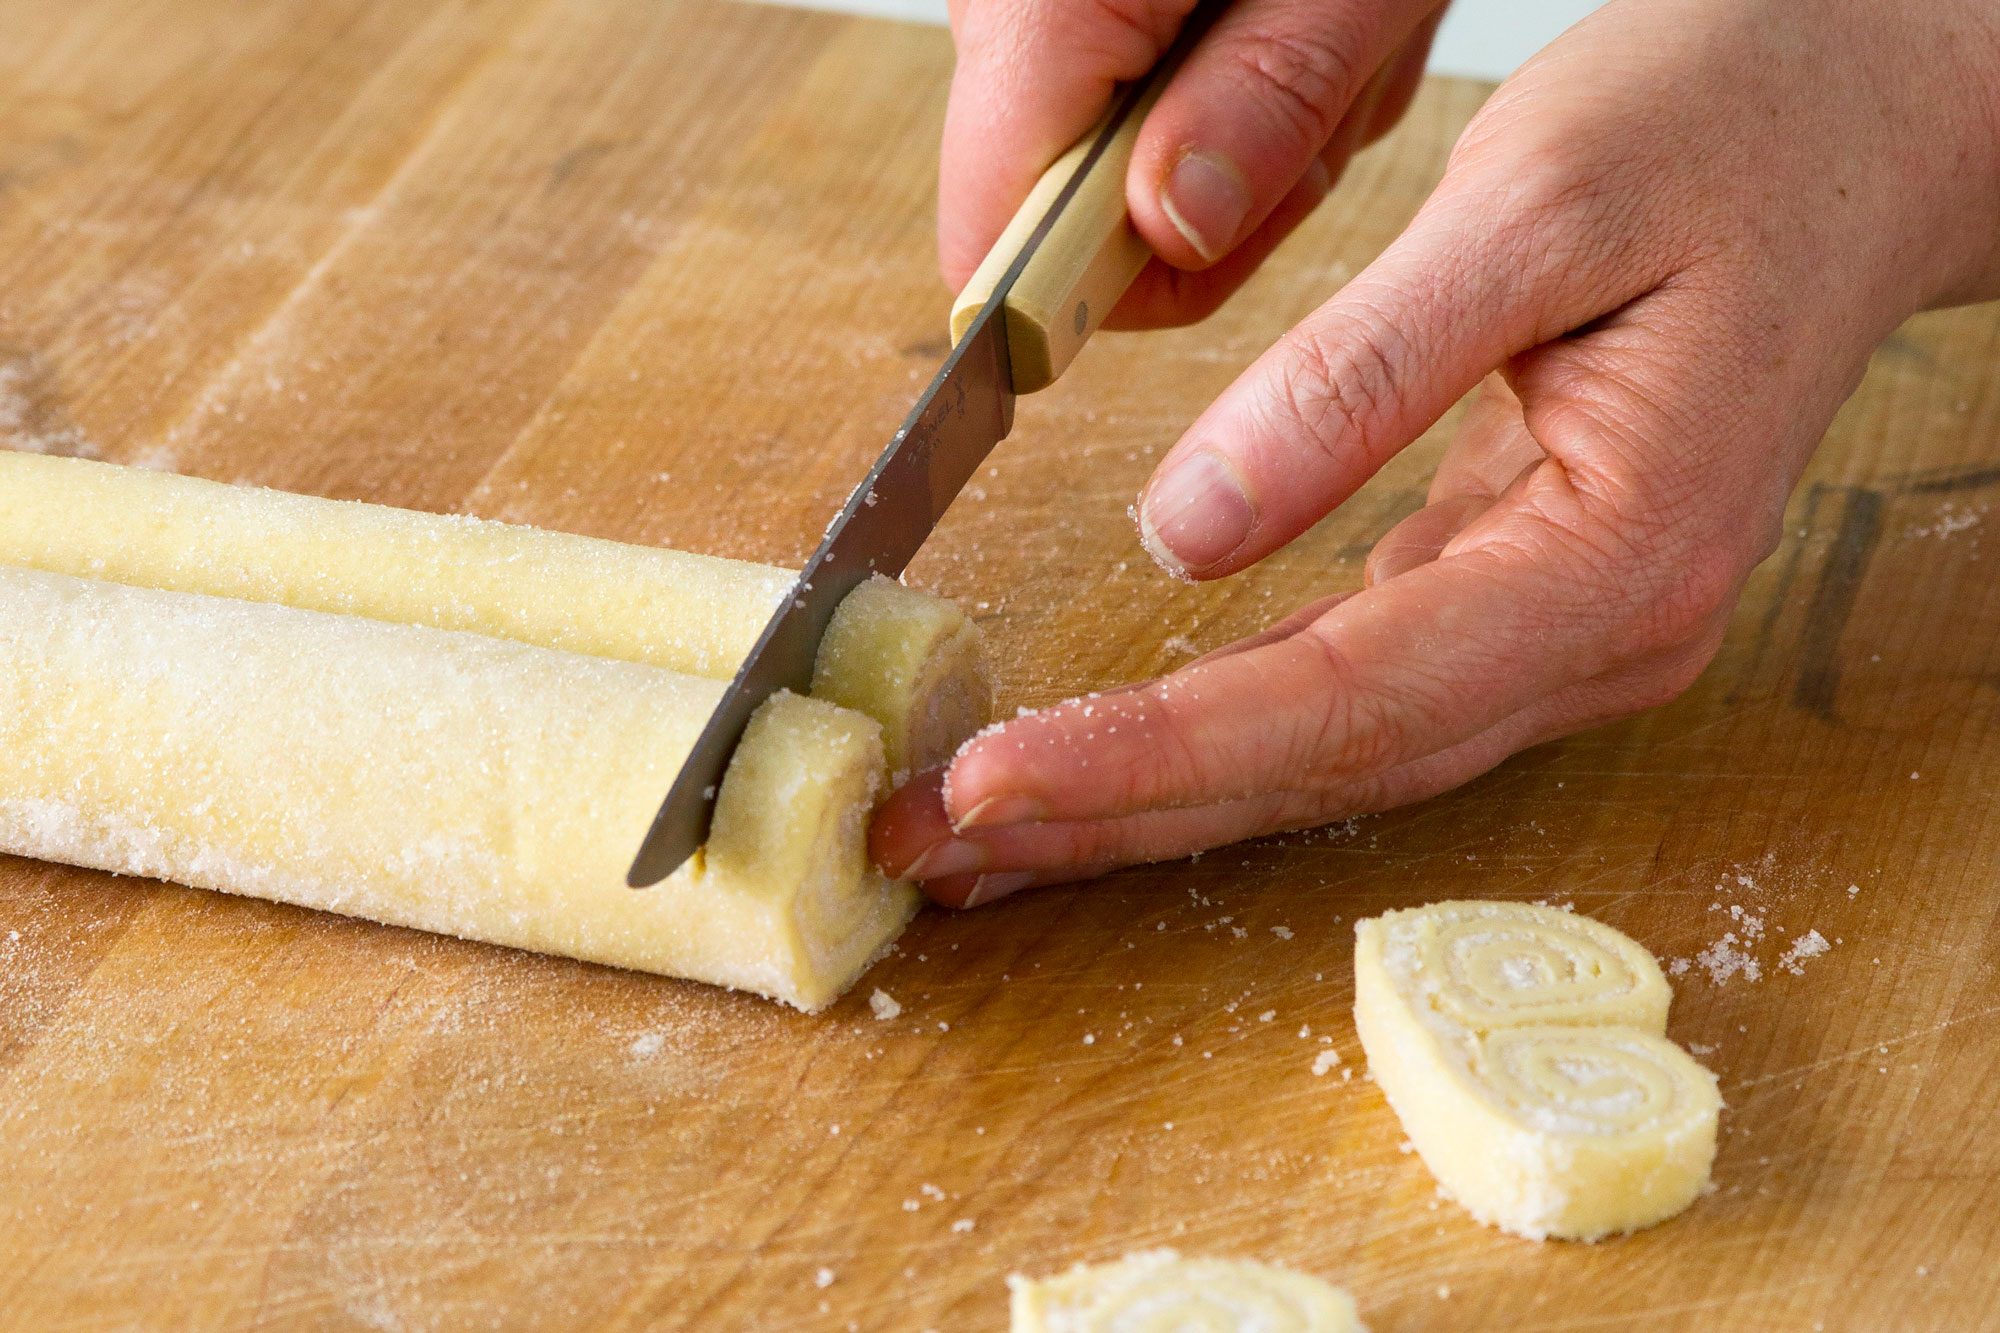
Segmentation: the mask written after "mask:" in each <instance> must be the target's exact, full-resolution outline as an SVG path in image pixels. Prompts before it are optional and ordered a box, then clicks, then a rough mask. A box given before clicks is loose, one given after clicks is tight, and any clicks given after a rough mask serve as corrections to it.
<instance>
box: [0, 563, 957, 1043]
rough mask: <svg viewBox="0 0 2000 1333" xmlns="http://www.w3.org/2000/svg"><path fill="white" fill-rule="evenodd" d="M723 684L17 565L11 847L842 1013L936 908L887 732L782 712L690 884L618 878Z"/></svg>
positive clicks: (784, 702)
mask: <svg viewBox="0 0 2000 1333" xmlns="http://www.w3.org/2000/svg"><path fill="white" fill-rule="evenodd" d="M721 689H722V685H721V684H720V683H719V682H715V681H710V680H706V679H703V678H700V677H696V676H688V675H682V674H678V673H675V672H670V671H663V670H661V669H659V668H658V667H652V666H645V665H642V664H638V663H633V662H624V661H615V660H610V659H606V658H596V657H587V656H583V655H581V654H577V653H569V652H559V651H555V650H552V649H547V648H539V647H534V646H530V645H527V644H522V643H517V642H513V641H510V640H506V639H499V638H492V637H488V636H484V635H477V634H467V633H459V632H453V631H447V630H439V629H432V628H430V627H428V626H417V625H404V624H395V623H391V622H386V621H379V620H370V619H364V618H361V617H355V616H343V615H332V614H328V613H325V612H320V611H310V610H300V609H296V608H293V607H288V606H280V605H276V604H270V603H261V602H249V601H239V600H235V599H231V598H221V597H208V596H203V595H199V594H190V593H182V592H173V591H165V590H161V589H156V588H138V587H127V586H124V585H121V584H117V583H109V582H104V581H100V580H95V579H77V578H71V577H68V576H66V575H60V574H48V573H43V572H40V571H31V570H24V569H18V568H11V567H5V566H0V850H5V851H8V852H13V853H18V854H21V855H26V856H34V857H41V858H44V859H48V860H56V861H65V862H69V863H72V864H76V865H85V866H94V867H97V868H100V869H105V870H113V871H118V872H120V873H124V874H134V875H146V876H153V877H157V878H161V879H173V880H178V881H180V882H182V883H185V884H192V885H197V886H201V887H206V888H214V889H223V890H227V891H229V892H232V893H242V894H249V895H252V896H256V897H261V898H270V899H275V900H278V901H282V902H290V903H299V904H303V905H305V906H308V907H318V908H324V909H327V910H329V911H334V912H342V913H347V914H349V915H353V916H360V917H367V918H369V919H371V920H375V921H383V922H389V923H392V924H396V925H404V926H414V927H417V928H419V929H422V930H432V931H440V932H443V933H446V934H452V935H459V936H463V937H466V938H469V939H477V940H486V941H490V942H493V943H498V944H508V945H514V946H518V947H520V948H524V949H535V950H541V951H545V952H550V953H559V954H566V955H570V956H572V957H576V958H583V959H590V960H594V961H598V962H603V963H610V964H614V965H617V966H621V967H632V968H640V969H643V970H646V971H651V972H662V973H668V974H671V975H675V976H683V977H692V978H696V979H698V980H702V981H710V982H715V983H718V984H721V985H725V986H734V987H739V988H741V989H744V990H751V991H756V992H758V993H759V994H762V995H767V996H770V997H772V998H774V999H779V1000H783V1001H786V1002H787V1003H790V1004H793V1005H796V1006H798V1007H799V1008H801V1009H806V1010H813V1009H817V1008H820V1007H822V1006H824V1005H825V1004H827V1003H828V1002H829V1001H831V1000H832V999H834V998H835V997H836V996H838V995H839V994H840V992H841V991H842V990H844V989H845V988H846V987H847V985H848V984H849V983H850V982H851V981H852V980H853V979H854V978H855V977H856V976H857V975H859V974H860V972H861V971H862V970H863V969H864V968H865V967H866V966H867V965H868V963H869V962H870V961H871V960H872V959H873V957H874V956H875V955H876V954H877V953H879V952H880V951H881V950H882V949H884V948H885V947H886V946H887V944H888V943H889V941H890V940H892V939H893V938H894V937H895V935H896V933H897V932H898V931H899V930H900V929H901V928H902V926H903V924H904V923H905V922H906V921H907V920H908V919H909V917H910V915H911V913H912V912H914V911H915V909H916V902H917V895H916V892H915V890H914V889H912V888H911V887H910V886H908V885H905V884H897V883H891V882H889V881H886V880H884V879H883V878H882V877H881V876H880V875H879V874H877V873H876V872H875V870H874V869H873V868H872V867H871V866H870V865H869V863H868V859H867V855H866V851H865V848H864V838H865V825H866V821H867V817H868V814H869V811H870V809H871V808H872V797H873V796H874V794H875V790H876V786H877V784H878V782H879V781H880V777H881V773H882V753H881V742H880V739H879V736H878V731H879V728H878V727H877V725H876V724H875V723H874V722H873V721H872V720H870V719H868V718H866V717H864V716H863V715H861V714H858V713H855V712H852V711H850V710H848V709H843V708H839V707H836V706H834V705H832V704H829V703H825V702H823V701H820V700H816V699H807V698H801V697H799V696H795V695H789V694H783V695H779V696H777V697H775V698H773V699H772V700H771V701H770V702H769V703H767V704H766V705H765V707H764V708H763V709H762V710H761V711H760V712H759V713H758V714H757V715H756V717H755V718H754V719H753V720H752V722H751V724H750V727H749V730H748V731H747V732H746V733H745V735H744V739H743V742H742V744H741V746H740V747H739V748H738V750H737V753H736V756H735V759H734V760H733V761H732V763H731V765H730V768H729V773H728V776H727V778H726V779H725V781H724V783H723V787H722V791H721V793H720V796H719V799H718V804H717V808H716V813H715V821H714V826H713V832H712V833H711V835H710V838H709V842H708V844H707V847H706V849H705V855H704V857H703V858H701V860H700V862H699V863H690V865H688V866H684V867H683V868H682V869H681V870H680V871H678V872H676V873H675V874H674V875H673V876H672V877H670V878H669V879H667V880H666V881H665V882H663V883H662V884H660V885H658V886H656V887H654V888H652V889H649V890H646V891H644V892H634V891H633V890H631V889H628V888H627V887H625V880H624V873H625V869H626V866H627V864H628V862H629V860H630V858H631V856H632V853H633V851H634V849H635V848H637V846H638V845H639V840H640V837H641V836H642V835H643V834H644V832H645V830H646V827H647V824H648V822H649V821H650V820H651V818H652V816H653V813H654V810H655V809H656V807H657V806H658V804H659V801H660V797H661V794H662V793H663V792H665V791H666V789H667V785H668V783H669V781H670V780H671V779H672V777H673V775H674V772H675V770H676V768H677V767H678V765H679V763H680V760H681V758H682V757H683V756H684V755H685V754H686V752H687V750H688V747H689V746H690V745H691V744H692V742H693V739H694V736H695V733H696V732H697V731H698V730H699V728H700V727H701V725H702V723H703V721H704V720H705V719H706V718H707V715H708V712H709V710H710V709H711V708H712V707H713V705H714V703H715V700H716V698H717V696H718V695H719V693H720V691H721Z"/></svg>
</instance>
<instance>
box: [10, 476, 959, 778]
mask: <svg viewBox="0 0 2000 1333" xmlns="http://www.w3.org/2000/svg"><path fill="white" fill-rule="evenodd" d="M0 564H10V565H22V566H26V567H28V568H31V569H42V570H48V571H50V572H52V573H57V574H72V575H76V576H78V577H85V578H99V579H106V580H109V581H111V582H114V583H126V584H132V585H135V586H142V587H152V588H167V589H172V590H176V591H180V592H198V593H207V594H210V595H212V596H217V597H236V598H242V599H244V600H248V601H258V602H280V603H283V604H285V605H287V606H296V607H303V608H305V609H308V610H315V611H339V612H343V613H345V614H348V615H356V616H367V617H370V618H372V619H375V620H395V621H402V622H404V623H407V624H412V625H430V626H433V627H434V628H438V629H455V630H468V631H471V632H474V633H478V634H485V635H490V636H493V637H497V638H507V639H517V640H519V641H521V642H523V643H531V644H537V645H540V646H542V647H545V648H561V649H565V650H567V651H570V652H575V653H584V654H587V655H590V656H593V657H610V658H618V659H623V660H626V661H632V662H644V663H647V664H649V665H652V666H658V667H665V668H667V669H669V670H672V671H679V672H685V673H687V674H690V675H696V676H710V677H716V678H727V677H729V676H730V675H732V674H734V672H735V670H736V668H737V666H738V665H739V664H740V663H741V662H742V660H743V658H744V656H745V655H746V654H747V653H748V652H749V651H750V647H751V645H752V644H754V643H755V642H756V639H757V635H758V633H759V632H760V631H761V630H762V629H763V627H764V622H765V621H766V620H767V619H768V618H769V617H770V614H771V612H772V610H773V609H774V608H775V607H776V606H777V603H778V599H779V597H781V596H783V595H784V592H785V590H786V588H787V587H789V586H790V581H791V578H792V575H791V574H790V573H788V572H787V571H785V570H781V569H772V568H769V567H767V566H764V565H755V564H747V563H745V562H743V561H740V560H723V559H718V558H716V557H714V556H705V555H691V554H689V553H687V552H685V551H671V550H666V549H663V548H659V547H651V546H635V545H629V544H627V543H624V542H612V541H604V540H601V539H598V538H594V537H579V536H574V535H571V534H569V533H561V532H546V531H543V530H541V529H539V528H527V527H518V526H514V525H511V524H505V523H494V522H489V521H485V520H481V519H475V518H467V517H463V516H458V515H447V514H426V513H419V512H416V511H414V510H407V509H393V508H389V507H386V506H383V505H371V504H362V503H359V502H356V501H343V500H324V499H319V498H316V497H313V496H307V495H292V494H288V493H286V492H283V491H272V490H265V489H262V488H258V487H250V486H229V485H225V484H222V483H220V482H213V481H203V480H201V479H199V478H195V477H182V476H177V475H174V474H172V473H163V472H151V471H147V470H145V469H141V468H128V467H118V466H115V465H112V464H107V463H96V462H90V461H87V460H84V459H76V458H56V457H49V456H44V455H38V454H23V453H6V452H0ZM813 693H814V694H815V695H817V696H819V697H822V698H828V699H831V700H833V701H834V702H836V703H839V704H843V705H845V706H846V707H849V708H855V709H859V710H860V711H862V712H864V713H867V714H869V715H870V716H871V717H873V718H875V720H876V721H878V722H880V723H881V724H882V728H883V743H884V745H885V747H886V750H887V755H888V761H889V765H890V767H891V768H892V769H899V770H901V769H910V770H914V769H917V768H922V767H926V766H928V765H930V764H933V763H937V762H939V761H941V760H943V759H944V758H946V757H947V756H949V755H950V754H951V752H952V751H953V750H954V749H955V748H956V747H957V745H958V744H959V742H960V741H962V740H964V738H965V737H966V736H968V735H970V734H971V733H972V732H974V731H976V730H978V729H979V727H980V726H982V725H983V724H984V723H985V722H986V720H987V714H988V711H989V710H990V708H991V706H992V698H991V690H990V687H989V686H988V685H987V683H986V678H985V673H984V667H983V663H982V659H981V654H980V649H979V636H978V630H977V628H976V627H975V626H973V625H972V623H971V622H970V621H968V620H967V619H966V617H965V615H964V613H963V612H962V611H960V610H959V609H958V608H957V607H956V606H954V605H953V604H952V603H950V602H948V601H945V600H943V599H942V598H937V597H930V596H927V595H925V594H923V593H920V592H915V591H913V590H911V589H908V588H904V587H902V586H901V585H899V584H896V583H893V582H891V581H889V580H887V579H881V580H877V581H876V582H875V583H873V584H869V585H866V586H865V587H863V588H861V589H859V590H857V591H856V592H855V594H853V595H852V596H850V597H849V598H848V600H847V602H846V603H844V604H843V605H842V607H841V609H840V611H839V612H838V613H837V615H836V617H835V620H834V623H833V626H832V627H831V628H830V629H829V631H828V633H827V636H826V639H825V640H824V643H823V647H822V652H821V655H820V661H819V666H818V670H817V672H816V674H815V678H814V681H813Z"/></svg>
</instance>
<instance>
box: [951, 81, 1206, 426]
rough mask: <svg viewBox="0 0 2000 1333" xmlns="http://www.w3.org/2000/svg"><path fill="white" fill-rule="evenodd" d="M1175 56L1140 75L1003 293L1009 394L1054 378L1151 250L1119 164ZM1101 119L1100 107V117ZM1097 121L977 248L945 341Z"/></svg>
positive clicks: (958, 329)
mask: <svg viewBox="0 0 2000 1333" xmlns="http://www.w3.org/2000/svg"><path fill="white" fill-rule="evenodd" d="M1177 63H1178V61H1162V62H1161V64H1160V66H1159V67H1158V68H1157V69H1155V70H1154V71H1153V73H1152V74H1151V75H1150V76H1149V77H1148V80H1147V83H1146V86H1145V89H1144V91H1143V92H1142V94H1141V96H1140V100H1139V102H1138V104H1137V105H1135V106H1134V107H1133V109H1132V112H1131V114H1130V115H1128V116H1127V117H1126V118H1125V122H1124V123H1123V124H1122V125H1120V126H1119V127H1118V133H1117V136H1116V137H1115V138H1113V139H1112V141H1111V142H1110V144H1109V145H1107V146H1106V148H1105V151H1104V152H1103V153H1102V154H1101V155H1100V156H1099V157H1098V159H1097V161H1096V162H1094V163H1092V164H1091V167H1090V170H1089V172H1088V174H1086V175H1085V176H1084V178H1083V180H1082V181H1080V182H1079V183H1078V185H1077V190H1076V193H1075V195H1074V196H1072V197H1071V199H1070V201H1069V203H1068V205H1067V206H1066V207H1065V208H1064V209H1063V211H1062V216H1061V217H1059V218H1057V219H1056V223H1055V226H1054V227H1053V228H1051V229H1050V231H1049V234H1048V235H1047V236H1045V237H1043V238H1042V243H1041V246H1040V248H1038V249H1037V250H1036V251H1035V254H1034V256H1033V258H1031V259H1030V260H1029V261H1028V266H1027V268H1025V269H1023V270H1022V271H1021V276H1020V277H1018V278H1016V279H1015V280H1014V287H1013V290H1011V291H1010V292H1008V294H1007V355H1008V359H1009V361H1010V362H1011V363H1012V366H1013V379H1014V392H1015V393H1033V392H1035V390H1037V389H1045V388H1047V387H1048V386H1049V385H1051V384H1053V383H1055V381H1056V377H1057V376H1058V375H1060V374H1062V373H1063V371H1065V370H1067V369H1069V363H1070V362H1071V361H1073V360H1075V359H1076V354H1077V353H1078V352H1079V351H1081V350H1082V348H1083V344H1084V341H1085V340H1086V339H1088V338H1089V337H1090V335H1091V334H1093V333H1095V332H1097V326H1098V325H1099V324H1101V323H1103V322H1104V317H1105V316H1106V315H1107V314H1109V313H1111V307H1112V306H1114V305H1116V304H1118V298H1119V297H1121V296H1123V295H1124V294H1125V289H1126V288H1127V287H1130V286H1131V285H1132V280H1133V279H1134V278H1136V277H1138V276H1139V270H1140V269H1142V268H1144V267H1145V266H1146V261H1147V260H1149V259H1151V258H1152V257H1153V252H1152V250H1151V249H1150V248H1149V247H1148V246H1147V245H1146V243H1145V241H1143V240H1141V239H1140V238H1139V233H1137V232H1136V231H1134V230H1132V220H1131V218H1130V217H1128V216H1127V215H1126V212H1125V171H1126V168H1127V167H1128V166H1130V165H1131V162H1132V145H1133V144H1134V142H1136V141H1137V140H1138V137H1139V127H1140V125H1142V124H1143V123H1144V122H1145V119H1146V112H1147V111H1149V110H1151V109H1152V105H1153V103H1154V101H1155V100H1156V99H1157V98H1158V97H1159V95H1160V91H1161V90H1162V89H1163V88H1165V87H1166V86H1167V80H1168V79H1169V78H1170V77H1171V76H1172V73H1173V66H1174V65H1175V64H1177ZM1109 118H1110V114H1109V113H1106V117H1105V119H1106V120H1108V119H1109ZM1103 124H1104V122H1103V121H1100V122H1098V125H1097V126H1094V127H1092V129H1091V131H1090V133H1088V134H1086V135H1084V136H1083V138H1082V139H1081V140H1079V141H1078V142H1077V143H1076V145H1075V146H1074V147H1072V148H1071V149H1070V150H1069V151H1068V152H1067V153H1064V154H1063V155H1062V156H1061V157H1059V158H1057V159H1056V161H1055V165H1053V166H1051V167H1050V168H1049V169H1048V170H1047V171H1045V172H1043V173H1042V178H1041V179H1040V180H1038V181H1036V182H1035V188H1034V189H1032V190H1030V191H1029V192H1028V197H1027V199H1026V201H1025V202H1023V203H1022V205H1021V207H1020V210H1019V211H1018V212H1016V213H1015V214H1014V220H1013V221H1011V222H1009V223H1008V224H1007V229H1006V230H1005V231H1003V232H1001V233H1000V239H999V240H997V241H995V242H994V243H993V248H992V249H991V250H989V251H987V252H986V258H985V259H984V260H982V261H981V262H980V265H979V268H978V270H977V271H976V272H974V273H973V275H972V278H971V280H970V281H969V282H967V283H966V284H965V290H964V291H961V292H960V293H959V294H958V300H957V301H955V302H954V303H953V304H952V308H951V336H952V341H953V342H957V341H958V339H960V338H961V337H963V336H964V335H965V330H966V329H967V328H968V327H969V326H970V325H971V323H972V319H973V316H975V315H977V314H978V313H979V310H980V307H982V306H984V305H985V304H986V300H987V298H988V297H990V296H992V294H993V289H994V288H995V287H997V286H998V285H999V283H1000V279H1001V278H1003V277H1004V276H1006V273H1007V270H1008V268H1009V267H1010V266H1011V265H1012V264H1013V262H1014V257H1015V256H1016V255H1018V254H1019V253H1020V252H1021V247H1022V246H1024V245H1026V244H1027V243H1028V238H1029V237H1030V236H1031V235H1033V234H1034V230H1035V228H1036V226H1038V225H1039V224H1040V223H1041V220H1042V217H1043V215H1044V214H1046V213H1047V212H1048V211H1049V206H1050V205H1051V204H1053V203H1054V202H1055V199H1056V196H1057V195H1058V194H1060V193H1062V189H1063V186H1065V185H1067V184H1068V183H1069V179H1070V177H1071V176H1074V175H1075V174H1076V171H1077V168H1078V167H1079V166H1080V165H1081V164H1082V162H1083V160H1084V158H1085V157H1086V156H1087V155H1088V153H1089V151H1090V146H1091V144H1092V143H1093V142H1095V140H1096V138H1097V135H1098V132H1099V130H1100V129H1101V128H1102V126H1103Z"/></svg>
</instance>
